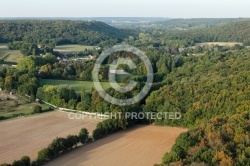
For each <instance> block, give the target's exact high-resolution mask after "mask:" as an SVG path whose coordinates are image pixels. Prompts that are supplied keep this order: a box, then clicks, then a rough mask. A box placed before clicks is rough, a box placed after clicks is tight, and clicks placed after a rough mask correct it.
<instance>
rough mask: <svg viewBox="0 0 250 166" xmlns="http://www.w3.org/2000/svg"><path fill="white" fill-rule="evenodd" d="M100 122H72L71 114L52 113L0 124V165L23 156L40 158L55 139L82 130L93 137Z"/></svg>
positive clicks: (90, 120) (87, 119)
mask: <svg viewBox="0 0 250 166" xmlns="http://www.w3.org/2000/svg"><path fill="white" fill-rule="evenodd" d="M100 121H101V120H99V119H94V118H92V119H89V118H88V117H85V118H84V119H81V120H77V119H74V120H72V119H69V117H68V113H65V112H59V111H55V112H50V113H43V114H40V115H36V116H30V117H25V118H19V119H15V120H9V121H4V122H1V123H0V133H1V136H0V164H2V163H12V162H13V161H14V160H19V159H21V157H23V156H30V157H31V159H35V158H36V157H37V153H38V151H40V150H41V149H43V148H45V147H47V146H48V145H49V144H50V143H51V142H52V140H53V139H55V138H56V137H67V136H68V135H77V134H78V133H79V131H80V130H81V129H82V128H87V129H88V131H89V132H90V134H92V131H93V130H94V129H95V128H96V125H97V123H98V122H100Z"/></svg>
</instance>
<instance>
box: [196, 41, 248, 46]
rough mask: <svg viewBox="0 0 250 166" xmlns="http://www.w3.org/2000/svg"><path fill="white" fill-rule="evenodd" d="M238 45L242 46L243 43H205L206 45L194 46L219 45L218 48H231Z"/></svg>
mask: <svg viewBox="0 0 250 166" xmlns="http://www.w3.org/2000/svg"><path fill="white" fill-rule="evenodd" d="M236 44H239V45H243V43H237V42H206V43H196V44H195V45H196V46H204V45H219V46H229V47H233V46H234V45H236Z"/></svg>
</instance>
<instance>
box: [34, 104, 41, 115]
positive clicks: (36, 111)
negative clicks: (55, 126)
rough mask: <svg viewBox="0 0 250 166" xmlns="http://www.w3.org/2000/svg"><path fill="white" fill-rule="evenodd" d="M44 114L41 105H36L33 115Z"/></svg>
mask: <svg viewBox="0 0 250 166" xmlns="http://www.w3.org/2000/svg"><path fill="white" fill-rule="evenodd" d="M41 112H42V107H41V106H40V105H36V106H35V107H34V109H33V113H34V114H37V113H41Z"/></svg>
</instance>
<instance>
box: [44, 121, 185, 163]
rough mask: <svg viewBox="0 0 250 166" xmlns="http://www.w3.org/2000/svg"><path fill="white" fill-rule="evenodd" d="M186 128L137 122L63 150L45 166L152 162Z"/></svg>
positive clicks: (159, 159) (157, 159) (161, 154)
mask: <svg viewBox="0 0 250 166" xmlns="http://www.w3.org/2000/svg"><path fill="white" fill-rule="evenodd" d="M186 131H187V130H186V129H180V128H173V127H158V126H137V127H134V128H131V129H128V130H125V131H122V132H118V133H116V134H113V135H110V136H108V137H106V138H103V139H101V140H99V141H96V142H94V143H91V144H88V145H85V146H83V147H81V148H79V149H76V150H73V151H72V152H70V153H68V154H65V155H63V156H61V157H59V158H57V159H55V160H53V161H52V162H50V163H48V164H47V166H54V165H60V166H73V165H78V166H80V165H81V166H100V165H101V166H117V165H121V164H122V166H131V165H136V166H137V165H138V166H139V165H141V166H152V165H153V164H155V163H161V158H162V156H163V155H164V154H165V153H166V152H169V151H170V150H171V147H172V146H173V145H174V143H175V140H176V138H177V137H178V136H179V135H180V134H181V133H182V132H186Z"/></svg>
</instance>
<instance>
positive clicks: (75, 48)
mask: <svg viewBox="0 0 250 166" xmlns="http://www.w3.org/2000/svg"><path fill="white" fill-rule="evenodd" d="M94 48H95V46H84V45H77V44H67V45H61V46H56V48H55V49H54V50H55V51H58V52H80V51H84V50H85V49H88V50H92V49H94Z"/></svg>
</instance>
